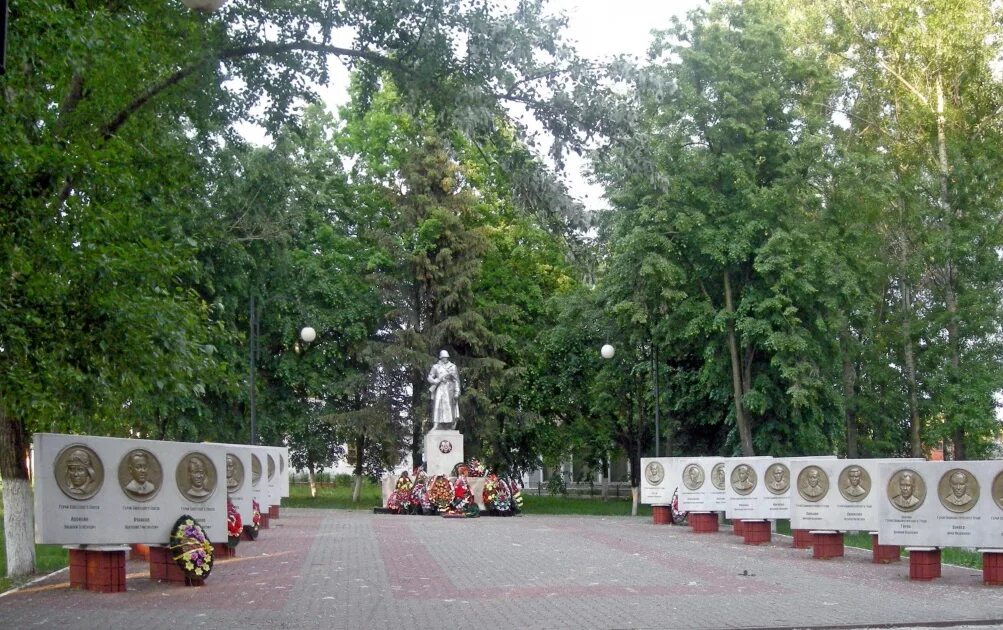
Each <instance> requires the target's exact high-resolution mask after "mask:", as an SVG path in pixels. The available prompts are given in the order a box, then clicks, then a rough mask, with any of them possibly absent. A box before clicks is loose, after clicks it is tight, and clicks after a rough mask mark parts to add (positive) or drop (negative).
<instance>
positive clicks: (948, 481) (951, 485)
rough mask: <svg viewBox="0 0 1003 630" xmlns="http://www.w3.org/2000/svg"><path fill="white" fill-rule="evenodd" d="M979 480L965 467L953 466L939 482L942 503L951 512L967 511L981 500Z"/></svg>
mask: <svg viewBox="0 0 1003 630" xmlns="http://www.w3.org/2000/svg"><path fill="white" fill-rule="evenodd" d="M979 492H980V488H979V481H978V480H977V479H976V478H975V475H973V474H972V473H971V472H969V471H967V470H964V469H963V468H952V469H951V470H949V471H947V472H946V473H944V475H943V476H942V477H941V478H940V482H939V483H938V484H937V496H938V497H939V498H940V504H941V505H943V506H944V507H945V508H947V509H948V510H949V511H951V512H957V513H959V514H960V513H962V512H967V511H968V510H970V509H972V508H973V507H975V504H976V503H978V501H979Z"/></svg>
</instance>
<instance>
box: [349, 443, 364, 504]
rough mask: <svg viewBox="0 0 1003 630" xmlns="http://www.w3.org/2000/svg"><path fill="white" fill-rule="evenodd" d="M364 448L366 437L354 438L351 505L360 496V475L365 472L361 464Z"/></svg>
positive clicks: (357, 500) (356, 501)
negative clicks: (353, 481)
mask: <svg viewBox="0 0 1003 630" xmlns="http://www.w3.org/2000/svg"><path fill="white" fill-rule="evenodd" d="M365 448H366V436H365V435H359V436H357V437H356V438H355V470H354V473H355V483H354V485H353V486H352V503H358V502H359V497H360V496H361V494H362V475H363V472H364V471H365V467H364V466H363V465H362V462H363V461H365V458H364V457H363V455H364V453H365Z"/></svg>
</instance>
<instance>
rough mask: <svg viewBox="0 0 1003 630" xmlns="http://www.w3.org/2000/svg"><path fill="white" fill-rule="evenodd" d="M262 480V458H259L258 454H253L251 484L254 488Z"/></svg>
mask: <svg viewBox="0 0 1003 630" xmlns="http://www.w3.org/2000/svg"><path fill="white" fill-rule="evenodd" d="M259 481H261V460H260V459H258V456H257V455H253V454H252V455H251V486H252V487H254V488H257V487H258V482H259Z"/></svg>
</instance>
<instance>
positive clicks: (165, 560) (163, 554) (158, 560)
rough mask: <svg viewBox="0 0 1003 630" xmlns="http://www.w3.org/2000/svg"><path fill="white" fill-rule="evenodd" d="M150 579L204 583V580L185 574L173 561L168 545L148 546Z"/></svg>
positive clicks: (198, 584)
mask: <svg viewBox="0 0 1003 630" xmlns="http://www.w3.org/2000/svg"><path fill="white" fill-rule="evenodd" d="M150 579H151V580H159V581H161V582H168V583H170V584H184V585H185V586H202V585H204V584H205V580H194V579H191V578H188V577H186V576H185V573H184V571H182V570H181V567H179V566H178V563H177V562H175V561H174V556H173V555H171V549H170V547H150Z"/></svg>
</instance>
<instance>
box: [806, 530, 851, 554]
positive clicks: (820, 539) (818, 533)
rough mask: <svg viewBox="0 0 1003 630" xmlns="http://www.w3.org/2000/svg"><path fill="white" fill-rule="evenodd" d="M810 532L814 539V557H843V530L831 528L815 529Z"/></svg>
mask: <svg viewBox="0 0 1003 630" xmlns="http://www.w3.org/2000/svg"><path fill="white" fill-rule="evenodd" d="M808 533H809V535H810V536H811V537H812V539H813V542H812V554H811V555H812V557H813V558H816V559H818V560H828V559H830V558H842V557H843V551H844V549H843V532H837V531H833V530H831V529H813V530H810V531H809V532H808Z"/></svg>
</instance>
